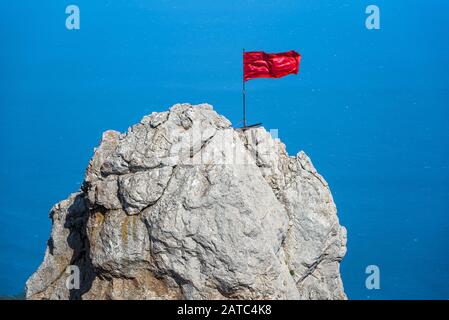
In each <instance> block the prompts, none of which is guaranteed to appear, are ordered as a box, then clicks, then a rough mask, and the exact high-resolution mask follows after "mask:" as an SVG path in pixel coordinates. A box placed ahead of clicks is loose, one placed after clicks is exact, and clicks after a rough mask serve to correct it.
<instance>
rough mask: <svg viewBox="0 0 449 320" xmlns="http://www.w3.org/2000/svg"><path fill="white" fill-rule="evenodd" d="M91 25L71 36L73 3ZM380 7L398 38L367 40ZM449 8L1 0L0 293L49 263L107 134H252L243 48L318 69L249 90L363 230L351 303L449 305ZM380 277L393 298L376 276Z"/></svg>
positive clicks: (353, 225) (350, 264)
mask: <svg viewBox="0 0 449 320" xmlns="http://www.w3.org/2000/svg"><path fill="white" fill-rule="evenodd" d="M69 4H76V5H78V6H79V8H80V10H81V29H80V30H71V31H69V30H67V29H66V27H65V19H66V17H67V15H66V14H65V9H66V6H68V5H69ZM370 4H375V5H377V6H378V7H379V8H380V13H381V29H380V30H367V29H366V28H365V19H366V17H367V15H366V14H365V8H366V7H367V6H368V5H370ZM448 11H449V2H447V1H444V0H431V1H422V0H416V1H405V0H396V1H386V0H372V1H336V0H302V1H297V0H285V1H263V0H261V1H259V0H258V1H244V0H238V1H149V0H148V1H144V0H126V1H125V0H114V1H112V0H110V1H106V0H96V1H87V0H73V1H71V2H67V1H53V0H43V1H31V0H22V1H1V2H0V44H1V45H0V48H1V50H0V136H1V139H0V150H1V157H0V178H1V179H0V295H14V294H19V293H21V292H22V291H23V287H24V283H25V280H26V279H27V278H28V277H29V276H30V274H31V273H32V272H33V271H34V270H35V269H36V268H37V267H38V265H39V264H40V262H41V261H42V258H43V255H44V250H45V246H46V241H47V239H48V236H49V231H50V220H49V218H48V212H49V209H50V208H51V206H52V205H53V204H55V203H56V202H58V201H60V200H62V199H65V198H66V197H67V196H68V195H69V194H70V193H72V192H75V191H76V190H77V189H78V188H79V187H80V184H81V182H82V179H83V175H84V169H85V167H86V165H87V163H88V161H89V159H90V157H91V156H92V152H93V148H94V147H95V146H96V145H97V144H98V142H99V139H100V137H101V134H102V132H103V131H105V130H107V129H116V130H121V131H124V130H126V129H127V127H128V126H129V125H131V124H133V123H135V122H137V121H139V120H140V119H141V118H142V116H143V115H145V114H148V113H151V112H152V111H162V110H165V109H166V108H168V107H169V106H171V105H172V104H174V103H177V102H190V103H201V102H208V103H211V104H213V105H214V107H215V109H216V110H217V111H218V112H219V113H221V114H223V115H225V116H226V117H228V118H229V119H230V120H231V121H232V122H233V123H234V124H235V125H236V126H237V125H238V124H239V122H240V121H241V118H242V116H241V86H242V83H241V77H242V74H241V71H242V61H241V59H242V57H241V51H242V48H246V49H247V50H264V51H267V52H281V51H287V50H291V49H294V50H297V51H299V52H300V53H301V54H302V56H303V59H302V63H301V71H300V74H299V75H298V76H288V77H285V78H282V79H257V80H252V81H249V82H248V83H247V92H248V93H247V105H248V118H249V122H263V123H264V126H265V127H266V128H267V129H271V128H278V129H279V136H280V138H281V139H282V140H283V142H284V143H285V144H286V146H287V149H288V151H289V153H290V154H295V153H297V152H298V151H300V150H304V151H305V152H306V153H307V154H308V155H309V156H310V157H311V158H312V160H313V162H314V164H315V166H316V168H317V169H318V170H319V172H320V173H321V174H322V175H323V176H324V177H325V178H326V180H327V181H328V182H329V184H330V187H331V189H332V192H333V195H334V199H335V201H336V203H337V207H338V211H339V217H340V221H341V223H342V224H343V225H345V226H346V227H347V229H348V253H347V256H346V257H345V259H344V260H343V262H342V276H343V281H344V285H345V289H346V292H347V294H348V297H349V298H350V299H420V298H421V299H448V298H449V250H448V248H449V216H448V214H449V210H448V209H449V160H448V156H449V129H448V124H449V123H448V119H449V41H448V36H449V19H448V15H447V12H448ZM368 265H377V266H378V267H379V268H380V272H381V273H380V274H381V281H380V285H381V287H380V289H379V290H368V289H367V288H366V287H365V279H366V277H367V276H368V275H367V274H365V268H366V267H367V266H368Z"/></svg>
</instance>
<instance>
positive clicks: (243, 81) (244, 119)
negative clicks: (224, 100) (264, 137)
mask: <svg viewBox="0 0 449 320" xmlns="http://www.w3.org/2000/svg"><path fill="white" fill-rule="evenodd" d="M242 58H243V74H242V83H243V87H242V94H243V127H244V128H245V127H246V89H245V48H243V55H242Z"/></svg>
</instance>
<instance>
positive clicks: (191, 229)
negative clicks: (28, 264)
mask: <svg viewBox="0 0 449 320" xmlns="http://www.w3.org/2000/svg"><path fill="white" fill-rule="evenodd" d="M50 217H51V219H52V221H53V227H52V231H51V236H50V240H49V241H48V246H47V250H46V253H45V258H44V261H43V262H42V264H41V266H40V267H39V268H38V270H37V271H36V272H35V273H34V274H33V275H32V276H31V277H30V279H29V280H28V281H27V284H26V297H27V298H28V299H228V298H229V299H345V298H346V296H345V293H344V291H343V285H342V281H341V278H340V272H339V265H340V261H341V259H342V258H343V256H344V255H345V252H346V230H345V228H344V227H342V226H340V224H339V221H338V217H337V214H336V207H335V204H334V202H333V199H332V195H331V192H330V190H329V187H328V185H327V183H326V181H325V180H324V179H323V178H322V177H321V176H320V175H319V174H318V173H317V171H316V170H315V168H314V167H313V165H312V163H311V161H310V159H309V158H308V157H307V155H306V154H305V153H304V152H299V153H298V154H297V155H296V156H294V157H290V156H288V154H287V152H286V150H285V146H284V145H283V144H282V143H281V142H280V141H279V139H275V138H273V137H272V136H271V135H270V133H268V132H267V131H265V129H263V128H254V129H248V130H244V131H243V130H239V129H233V128H232V127H231V123H230V122H229V121H228V120H227V119H226V118H224V117H223V116H220V115H218V114H217V113H216V112H215V111H213V109H212V107H211V106H210V105H207V104H201V105H196V106H191V105H188V104H177V105H174V106H173V107H171V108H170V110H169V111H166V112H161V113H153V114H151V115H149V116H145V117H144V118H143V119H142V120H141V122H140V123H138V124H136V125H134V126H132V127H131V128H130V129H129V130H128V132H126V133H123V134H122V133H119V132H116V131H107V132H105V133H104V134H103V138H102V141H101V144H100V146H99V147H98V148H97V149H95V153H94V156H93V158H92V159H91V161H90V163H89V166H88V168H87V171H86V176H85V179H84V183H83V186H82V188H81V190H80V191H79V192H78V193H75V194H72V195H71V196H70V197H69V198H68V199H66V200H64V201H62V202H60V203H58V204H56V205H55V206H54V207H53V209H52V210H51V213H50ZM70 266H71V267H70ZM73 266H76V268H74V267H73ZM73 269H78V270H79V276H80V279H79V280H80V281H79V289H77V288H76V287H75V288H73V284H74V283H75V282H73V283H72V282H70V281H72V280H73V279H72V280H70V279H69V277H70V272H71V270H72V271H73ZM73 274H75V273H73ZM73 274H72V275H73ZM67 284H69V285H67ZM71 284H72V286H70V285H71Z"/></svg>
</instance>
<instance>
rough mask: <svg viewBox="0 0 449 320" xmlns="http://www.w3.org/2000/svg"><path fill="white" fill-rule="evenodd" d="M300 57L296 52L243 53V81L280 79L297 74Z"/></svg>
mask: <svg viewBox="0 0 449 320" xmlns="http://www.w3.org/2000/svg"><path fill="white" fill-rule="evenodd" d="M300 60H301V55H300V54H299V53H298V52H296V51H293V50H291V51H288V52H281V53H265V52H263V51H253V52H244V53H243V79H244V81H247V80H251V79H254V78H280V77H283V76H286V75H288V74H291V73H295V74H298V71H299V62H300Z"/></svg>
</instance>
